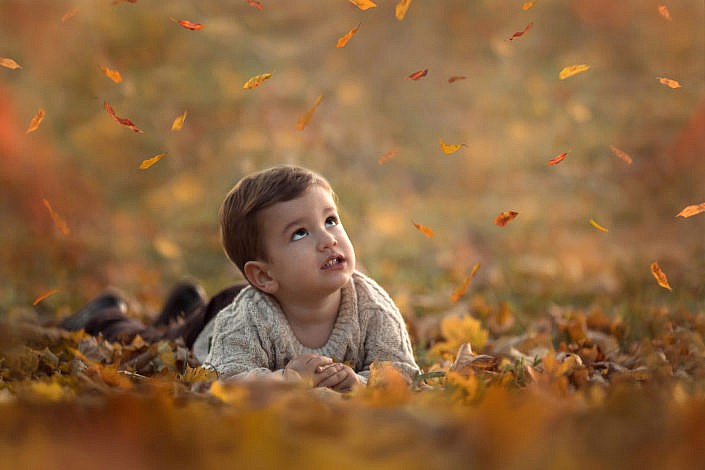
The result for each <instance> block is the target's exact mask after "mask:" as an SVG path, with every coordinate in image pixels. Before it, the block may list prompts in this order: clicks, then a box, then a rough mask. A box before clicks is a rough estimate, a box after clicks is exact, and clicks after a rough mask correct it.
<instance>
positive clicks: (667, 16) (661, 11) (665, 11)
mask: <svg viewBox="0 0 705 470" xmlns="http://www.w3.org/2000/svg"><path fill="white" fill-rule="evenodd" d="M658 13H659V15H661V16H663V17H664V18H665V19H667V20H668V21H671V13H670V12H669V11H668V7H666V5H659V6H658Z"/></svg>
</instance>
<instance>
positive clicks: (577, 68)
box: [558, 64, 590, 80]
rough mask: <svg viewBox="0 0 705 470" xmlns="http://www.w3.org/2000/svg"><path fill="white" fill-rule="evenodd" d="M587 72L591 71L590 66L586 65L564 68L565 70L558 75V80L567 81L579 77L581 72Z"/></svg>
mask: <svg viewBox="0 0 705 470" xmlns="http://www.w3.org/2000/svg"><path fill="white" fill-rule="evenodd" d="M586 70H590V66H589V65H585V64H578V65H570V66H568V67H563V70H561V71H560V73H559V74H558V78H560V79H561V80H565V79H566V78H568V77H572V76H573V75H577V74H579V73H581V72H585V71H586Z"/></svg>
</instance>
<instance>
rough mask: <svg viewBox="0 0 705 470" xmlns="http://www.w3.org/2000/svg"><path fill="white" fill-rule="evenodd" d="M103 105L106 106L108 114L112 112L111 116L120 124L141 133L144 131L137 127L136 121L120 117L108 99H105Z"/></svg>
mask: <svg viewBox="0 0 705 470" xmlns="http://www.w3.org/2000/svg"><path fill="white" fill-rule="evenodd" d="M103 105H104V106H105V110H106V111H107V112H108V114H110V116H111V117H112V118H113V119H114V120H115V122H117V123H118V124H120V125H122V126H125V127H128V128H130V129H132V130H133V131H135V132H140V133H141V132H142V131H141V130H139V129H137V127H135V125H134V123H133V122H132V121H130V120H129V119H127V118H121V117H118V116H117V115H116V114H115V111H114V110H113V107H112V106H110V104H109V103H108V102H107V101H103Z"/></svg>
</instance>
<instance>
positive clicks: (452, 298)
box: [450, 263, 480, 303]
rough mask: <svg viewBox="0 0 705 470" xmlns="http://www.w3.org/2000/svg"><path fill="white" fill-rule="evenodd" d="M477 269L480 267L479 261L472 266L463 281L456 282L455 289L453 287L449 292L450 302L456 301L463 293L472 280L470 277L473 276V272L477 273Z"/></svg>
mask: <svg viewBox="0 0 705 470" xmlns="http://www.w3.org/2000/svg"><path fill="white" fill-rule="evenodd" d="M478 269H480V263H476V264H475V266H473V267H472V271H470V274H468V275H467V276H466V277H465V279H463V281H462V282H461V283H460V284H458V286H457V287H456V288H455V289H453V292H452V293H451V294H450V301H451V302H453V303H456V302H457V301H458V300H460V298H461V297H462V296H463V295H465V293H466V292H467V291H468V287H470V282H471V281H472V278H473V277H475V273H477V270H478Z"/></svg>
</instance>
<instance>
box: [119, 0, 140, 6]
mask: <svg viewBox="0 0 705 470" xmlns="http://www.w3.org/2000/svg"><path fill="white" fill-rule="evenodd" d="M118 3H137V0H113V5H117V4H118Z"/></svg>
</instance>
